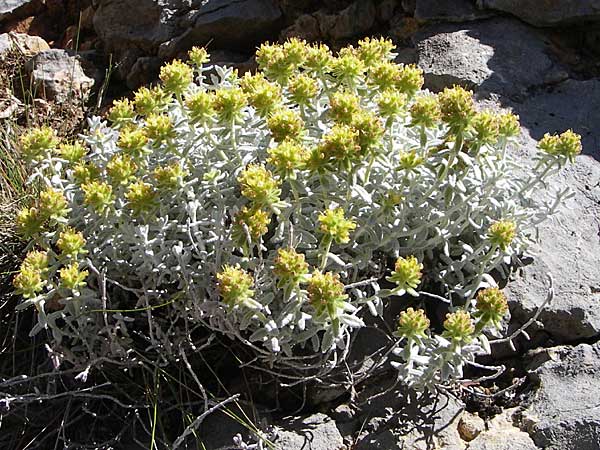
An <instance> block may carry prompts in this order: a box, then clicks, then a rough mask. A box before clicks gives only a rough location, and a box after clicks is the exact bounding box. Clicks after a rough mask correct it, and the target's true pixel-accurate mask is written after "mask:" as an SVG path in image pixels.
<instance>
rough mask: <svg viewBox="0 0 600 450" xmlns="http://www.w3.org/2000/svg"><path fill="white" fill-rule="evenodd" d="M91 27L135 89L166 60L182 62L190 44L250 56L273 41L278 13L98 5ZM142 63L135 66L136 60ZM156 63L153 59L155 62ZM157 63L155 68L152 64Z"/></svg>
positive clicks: (143, 1)
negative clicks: (150, 68) (175, 59)
mask: <svg viewBox="0 0 600 450" xmlns="http://www.w3.org/2000/svg"><path fill="white" fill-rule="evenodd" d="M98 3H99V4H98V8H97V10H96V12H95V14H94V28H95V30H96V32H97V34H98V36H99V38H100V39H101V40H102V42H103V43H104V46H105V50H106V51H107V52H112V53H114V54H115V56H116V59H117V61H118V62H119V65H118V70H119V75H120V76H121V78H123V79H126V80H127V81H128V83H127V84H128V85H129V86H130V87H132V88H133V87H137V86H138V85H139V84H141V83H143V82H145V81H146V80H147V78H149V77H155V76H156V75H157V74H156V72H145V70H146V69H147V68H148V67H152V68H155V67H158V66H160V63H161V62H164V61H165V60H168V59H172V58H176V57H185V55H186V53H187V51H188V50H189V49H190V48H191V47H192V46H194V45H205V44H208V43H209V42H210V49H214V48H220V49H224V50H235V51H248V52H250V51H252V50H253V49H254V47H255V46H256V45H257V44H258V43H260V42H262V41H264V40H266V39H268V38H272V37H275V36H276V35H277V32H278V27H279V24H280V21H281V20H282V13H281V10H280V8H279V6H278V5H277V2H276V1H275V0H207V1H203V2H196V1H195V2H192V1H190V0H124V1H118V2H116V1H112V0H99V1H98ZM141 58H151V59H144V60H142V61H141V62H140V63H139V64H136V63H138V60H139V59H141ZM154 58H158V59H154ZM157 62H158V63H157Z"/></svg>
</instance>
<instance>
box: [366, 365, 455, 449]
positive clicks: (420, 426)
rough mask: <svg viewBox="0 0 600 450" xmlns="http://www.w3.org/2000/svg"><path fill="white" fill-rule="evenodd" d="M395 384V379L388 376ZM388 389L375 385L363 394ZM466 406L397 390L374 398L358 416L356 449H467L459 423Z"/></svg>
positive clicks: (438, 397) (446, 399)
mask: <svg viewBox="0 0 600 450" xmlns="http://www.w3.org/2000/svg"><path fill="white" fill-rule="evenodd" d="M384 378H385V379H386V380H389V381H390V382H391V381H392V379H391V377H384ZM384 387H386V386H381V384H378V385H377V386H373V389H372V390H368V391H367V392H364V393H362V395H364V396H365V398H368V397H373V395H374V394H375V393H376V392H380V391H381V390H383V388H384ZM463 410H464V405H463V404H462V403H461V402H460V401H458V400H456V399H454V398H452V397H449V396H446V395H444V394H438V395H436V396H431V397H427V396H421V397H420V398H417V397H416V396H415V395H414V394H412V393H410V394H409V393H408V392H407V391H406V390H404V389H395V390H392V391H391V392H389V393H386V394H385V395H383V396H380V397H373V399H372V400H368V401H367V403H366V404H365V405H364V406H363V407H362V408H361V411H360V412H359V413H358V414H357V420H358V421H359V422H358V423H359V426H358V427H357V428H358V429H361V430H362V431H361V432H360V433H359V435H358V437H357V441H356V450H400V449H412V450H428V449H431V448H443V449H445V450H464V449H465V448H466V444H465V442H464V441H463V440H462V439H461V438H460V435H459V433H458V422H459V420H460V418H461V415H462V414H463Z"/></svg>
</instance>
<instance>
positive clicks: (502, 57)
mask: <svg viewBox="0 0 600 450" xmlns="http://www.w3.org/2000/svg"><path fill="white" fill-rule="evenodd" d="M413 40H414V42H415V44H416V47H417V53H418V65H419V67H421V68H422V69H423V70H424V72H425V85H426V87H429V88H430V89H433V90H441V89H443V88H444V87H446V86H451V85H453V84H459V85H462V86H465V87H468V88H472V89H477V90H478V91H479V92H480V93H482V94H483V93H491V92H495V93H499V94H503V95H506V96H509V97H514V98H520V97H523V96H524V94H526V93H527V90H528V89H530V88H531V87H533V86H539V85H542V84H545V83H550V82H556V81H559V80H561V79H562V78H564V77H565V76H566V74H565V72H564V70H563V69H562V68H561V67H560V66H559V65H558V64H556V63H554V62H553V61H552V60H551V59H550V57H549V56H548V55H547V53H546V52H547V44H546V42H545V41H544V36H543V35H542V34H541V33H540V32H538V31H536V30H533V29H531V28H530V27H528V26H527V25H524V24H522V23H521V22H519V21H517V20H514V19H509V18H497V19H489V20H484V21H478V22H472V23H466V24H443V25H436V26H431V27H427V28H426V29H424V30H423V31H421V32H419V33H417V34H416V35H415V36H414V38H413Z"/></svg>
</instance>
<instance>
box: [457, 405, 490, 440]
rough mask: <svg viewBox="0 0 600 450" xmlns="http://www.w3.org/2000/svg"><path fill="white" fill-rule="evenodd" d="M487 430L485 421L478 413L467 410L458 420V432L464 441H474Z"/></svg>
mask: <svg viewBox="0 0 600 450" xmlns="http://www.w3.org/2000/svg"><path fill="white" fill-rule="evenodd" d="M484 430H485V422H484V421H483V419H482V418H481V417H479V416H478V415H476V414H471V413H468V412H465V413H464V414H463V415H462V417H461V418H460V420H459V421H458V434H460V437H461V439H462V440H463V441H467V442H469V441H472V440H473V439H475V438H476V437H477V436H479V434H480V433H481V432H482V431H484Z"/></svg>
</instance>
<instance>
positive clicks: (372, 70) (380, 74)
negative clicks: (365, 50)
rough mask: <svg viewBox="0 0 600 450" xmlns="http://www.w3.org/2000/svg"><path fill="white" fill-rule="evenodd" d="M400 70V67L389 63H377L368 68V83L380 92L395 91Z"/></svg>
mask: <svg viewBox="0 0 600 450" xmlns="http://www.w3.org/2000/svg"><path fill="white" fill-rule="evenodd" d="M402 70H403V68H402V67H401V66H399V65H398V64H394V63H393V62H391V61H379V62H377V63H375V64H373V65H372V66H370V67H369V80H368V81H369V83H370V84H371V85H373V86H375V87H376V88H377V89H378V90H380V91H384V90H388V89H396V86H397V85H398V82H399V81H400V76H401V73H402ZM403 93H404V92H403Z"/></svg>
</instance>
